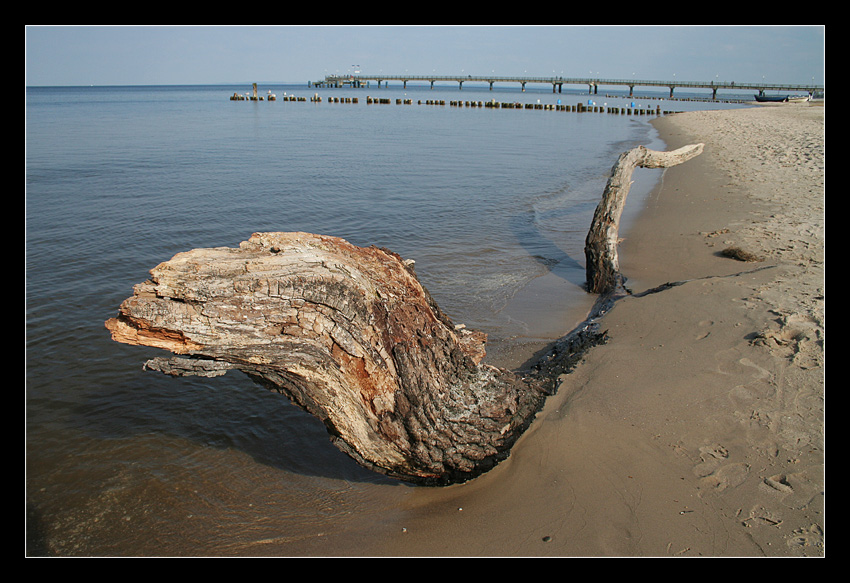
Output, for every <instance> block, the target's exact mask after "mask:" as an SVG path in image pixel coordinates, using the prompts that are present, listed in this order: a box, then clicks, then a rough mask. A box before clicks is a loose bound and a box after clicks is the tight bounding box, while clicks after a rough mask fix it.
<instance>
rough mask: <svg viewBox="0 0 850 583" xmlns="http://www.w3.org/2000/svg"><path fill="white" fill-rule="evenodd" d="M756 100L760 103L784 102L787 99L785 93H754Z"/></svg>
mask: <svg viewBox="0 0 850 583" xmlns="http://www.w3.org/2000/svg"><path fill="white" fill-rule="evenodd" d="M756 101H758V102H760V103H766V102H770V103H784V102H785V101H788V96H787V95H756Z"/></svg>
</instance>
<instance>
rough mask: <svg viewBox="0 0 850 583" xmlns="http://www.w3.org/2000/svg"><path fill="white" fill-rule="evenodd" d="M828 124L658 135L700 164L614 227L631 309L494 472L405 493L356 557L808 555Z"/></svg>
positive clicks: (783, 111) (728, 122) (730, 122)
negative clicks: (623, 229) (748, 257)
mask: <svg viewBox="0 0 850 583" xmlns="http://www.w3.org/2000/svg"><path fill="white" fill-rule="evenodd" d="M824 111H825V110H824V107H823V106H822V105H813V104H805V105H803V104H781V105H769V106H761V107H757V108H752V109H743V110H724V111H705V112H689V113H683V114H676V115H672V116H668V117H665V118H659V120H657V121H656V122H654V123H656V124H657V128H658V129H659V131H660V133H661V136H662V138H663V139H664V140H665V142H666V144H667V149H669V150H672V149H675V148H678V147H680V146H682V145H685V144H690V143H697V142H702V143H704V144H705V151H704V152H703V154H702V155H701V156H699V157H697V158H695V159H693V160H690V161H688V162H686V163H684V164H682V165H680V166H676V167H673V168H669V169H667V170H666V171H665V173H664V175H663V180H662V184H661V185H660V187H659V188H658V189H657V190H656V191H654V192H653V193H652V195H651V196H650V199H649V201H648V204H647V205H646V208H645V209H644V210H643V211H642V213H641V215H640V217H639V218H638V219H637V221H636V222H635V224H634V225H633V226H632V227H631V228H630V229H629V231H628V232H627V233H621V235H623V236H624V240H623V242H622V244H621V255H620V267H621V269H622V271H623V273H624V275H625V276H626V277H627V278H628V281H627V285H628V286H629V288H630V289H631V290H632V291H633V292H634V293H635V295H634V296H630V297H627V298H625V299H623V300H621V301H620V302H619V303H618V304H617V305H616V306H615V307H614V309H613V310H612V311H610V312H609V313H608V314H607V315H606V316H605V318H604V323H603V327H604V328H606V329H607V330H608V335H609V341H608V343H607V344H606V345H604V346H600V347H597V348H594V349H593V350H592V351H591V352H590V353H589V354H588V355H587V357H586V359H585V360H584V362H583V363H582V364H581V365H580V366H579V367H578V369H577V370H575V371H574V372H573V373H571V374H570V375H568V376H566V377H564V379H563V384H562V386H561V388H560V389H559V392H558V394H557V395H555V396H554V397H551V398H550V399H549V401H548V402H547V404H546V407H545V408H544V410H543V411H541V413H540V414H539V415H538V417H537V419H536V420H535V422H534V423H533V425H532V427H531V429H530V430H529V431H528V433H527V434H526V435H524V436H523V438H522V439H521V440H520V442H519V443H518V444H517V446H516V447H515V448H514V450H513V452H512V454H511V456H510V458H509V459H508V460H506V461H505V462H503V463H502V464H500V465H499V466H498V467H497V468H495V469H494V470H492V471H491V472H489V473H488V474H485V475H484V476H482V477H480V478H478V479H476V480H474V481H472V482H470V483H467V484H462V485H458V486H452V487H449V488H442V489H426V488H421V489H414V490H412V491H410V492H409V493H407V494H406V495H404V496H402V497H401V499H400V500H399V506H398V507H395V508H392V509H388V513H389V514H391V515H392V516H394V517H399V516H400V517H401V521H402V524H392V525H387V524H381V525H380V528H377V529H376V532H375V533H373V534H374V537H372V536H370V537H367V538H365V539H363V540H361V541H360V544H358V552H357V554H365V555H372V556H375V555H381V556H389V555H391V556H470V557H477V556H532V557H537V556H589V557H601V556H622V557H638V556H652V557H668V556H669V557H674V556H680V557H693V556H715V557H725V556H743V557H751V556H777V557H802V556H823V554H824V485H825V470H824V439H825V434H824V411H825V409H824V388H825V376H824V347H823V342H824V292H825V290H824V287H825V272H824V255H825V250H824V242H825V239H824V228H825V216H824V215H825V201H824V131H825V130H824V128H825V126H824ZM600 194H601V193H600ZM729 247H737V248H740V249H742V250H744V251H746V252H749V253H751V254H753V255H756V256H758V257H759V258H760V260H759V261H747V262H745V261H739V260H736V259H733V258H729V257H727V256H725V255H724V254H723V253H721V251H723V250H724V249H727V248H729ZM668 282H675V283H681V285H676V286H673V287H670V288H668V289H665V290H664V291H662V292H659V293H653V294H649V295H643V296H639V295H638V294H639V293H640V292H643V291H645V290H649V289H652V288H655V287H656V286H659V285H662V284H664V283H668ZM387 529H390V532H389V536H388V535H387V532H388V531H387ZM352 552H354V551H353V550H352Z"/></svg>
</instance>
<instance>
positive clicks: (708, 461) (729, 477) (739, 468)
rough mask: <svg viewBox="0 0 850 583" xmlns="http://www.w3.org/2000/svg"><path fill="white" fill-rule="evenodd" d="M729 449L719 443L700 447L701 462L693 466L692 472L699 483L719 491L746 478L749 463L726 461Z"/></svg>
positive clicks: (738, 483)
mask: <svg viewBox="0 0 850 583" xmlns="http://www.w3.org/2000/svg"><path fill="white" fill-rule="evenodd" d="M728 458H729V451H728V450H727V449H726V448H725V447H723V446H722V445H719V444H712V445H707V446H704V447H701V448H700V459H701V460H702V462H700V463H698V464H697V465H696V466H694V470H693V471H694V474H695V475H696V476H697V477H699V478H700V483H701V484H702V485H703V486H705V487H706V488H709V489H711V490H714V491H717V492H721V491H723V490H725V489H726V488H729V487H734V486H738V485H740V484H742V483H744V481H745V480H746V479H747V476H748V475H749V473H750V467H749V465H747V464H745V463H727V461H728Z"/></svg>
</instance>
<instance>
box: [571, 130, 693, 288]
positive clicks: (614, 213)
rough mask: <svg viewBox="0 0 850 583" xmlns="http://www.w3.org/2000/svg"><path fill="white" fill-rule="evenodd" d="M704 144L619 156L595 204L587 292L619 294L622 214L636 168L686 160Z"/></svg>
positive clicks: (587, 243) (588, 248)
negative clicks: (596, 204)
mask: <svg viewBox="0 0 850 583" xmlns="http://www.w3.org/2000/svg"><path fill="white" fill-rule="evenodd" d="M702 150H703V144H691V145H689V146H684V147H682V148H679V149H678V150H673V151H672V152H657V151H655V150H649V149H647V148H645V147H644V146H638V147H636V148H633V149H631V150H629V151H627V152H624V153H623V154H621V155H620V158H619V159H618V160H617V163H616V164H615V165H614V167H613V168H612V170H611V177H610V178H609V179H608V183H607V184H606V185H605V191H604V192H603V194H602V200H601V201H600V202H599V205H598V206H597V207H596V211H595V212H594V215H593V222H592V223H591V225H590V230H589V231H588V233H587V238H586V239H585V247H584V254H585V259H586V265H585V269H586V273H587V291H588V292H590V293H596V294H600V295H604V294H610V293H617V291H618V290H620V289H622V286H623V282H624V278H623V276H622V275H621V273H620V260H619V255H618V252H617V247H618V245H619V242H620V235H619V233H620V217H621V216H622V214H623V208H624V207H625V205H626V197H627V196H628V194H629V189H630V188H631V186H632V173H633V172H634V170H635V168H638V167H641V168H667V167H670V166H675V165H677V164H681V163H682V162H686V161H688V160H690V159H691V158H693V157H695V156H699V155H700V154H701V153H702Z"/></svg>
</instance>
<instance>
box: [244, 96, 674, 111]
mask: <svg viewBox="0 0 850 583" xmlns="http://www.w3.org/2000/svg"><path fill="white" fill-rule="evenodd" d="M230 100H231V101H246V100H247V101H263V100H264V99H263V97H262V96H244V95H239V94H237V93H234V94H233V95H232V96H231V97H230ZM282 100H283V101H307V98H306V97H296V96H294V95H287V96H284V97H283V99H282ZM267 101H277V96H276V95H274V94H269V95H268V97H267ZM310 101H311V102H314V103H321V101H322V98H321V97H319V95H318V94H316V95H314V96H312V97H310ZM359 102H360V99H359V98H357V97H330V98H328V103H359ZM393 102H394V103H395V104H396V105H412V104H413V100H412V99H401V98H397V99H395V100H393V99H390V98H386V97H381V98H375V97H371V96H367V97H366V103H367V104H370V105H371V104H392V103H393ZM416 103H417V104H418V105H422V104H423V103H424V104H425V105H440V106H444V105H446V103H448V104H449V106H451V107H484V108H491V109H542V110H552V111H572V112H578V113H582V112H589V113H613V114H619V115H632V114H635V115H653V114H654V115H662V114H665V115H666V114H669V113H675V112H673V111H668V110H664V111H662V110H661V106H660V105H656V106H655V108H654V109H653V108H651V107H648V108H641V107H614V106H609V105H607V104H606V105H597V104H595V103H590V104H587V105H585V104H583V103H576V104H575V105H565V104H561V103H558V104H549V103H546V104H544V103H519V102H499V101H496V100H490V101H448V102H447V101H446V100H443V99H426V100H425V101H422V100H421V99H420V100H418V101H417V102H416Z"/></svg>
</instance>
